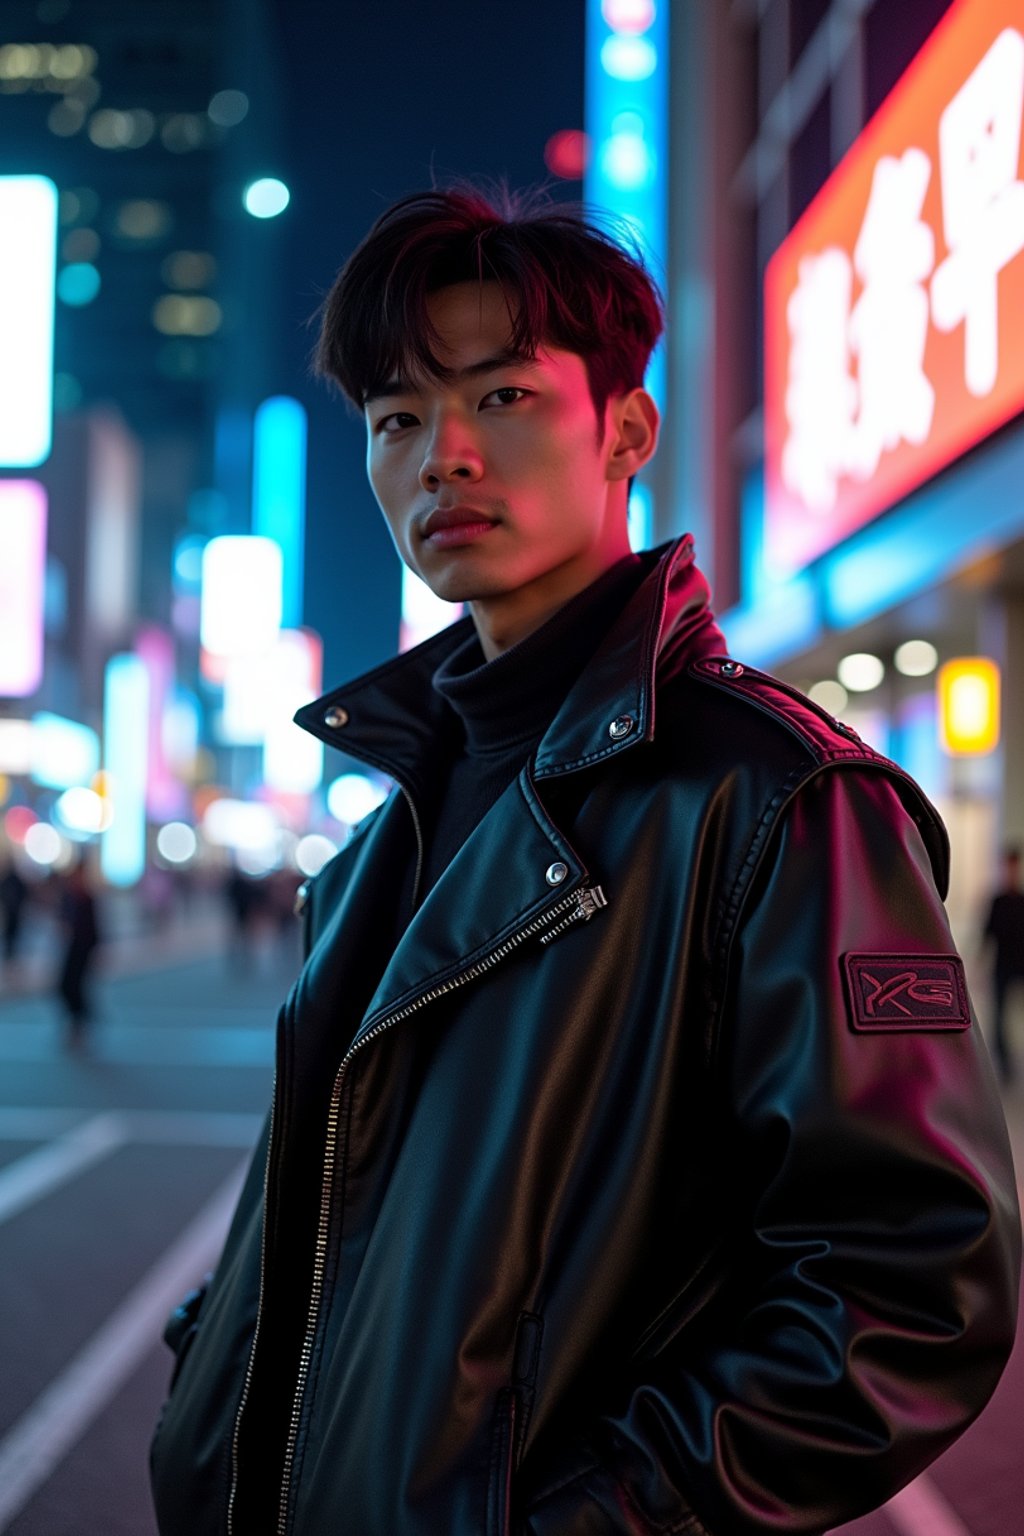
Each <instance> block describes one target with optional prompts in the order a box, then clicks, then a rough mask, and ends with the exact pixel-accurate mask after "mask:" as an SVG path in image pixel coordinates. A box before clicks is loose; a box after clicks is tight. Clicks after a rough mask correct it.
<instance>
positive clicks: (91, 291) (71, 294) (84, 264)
mask: <svg viewBox="0 0 1024 1536" xmlns="http://www.w3.org/2000/svg"><path fill="white" fill-rule="evenodd" d="M99 291H100V274H99V271H98V270H97V268H96V267H94V266H93V265H92V263H91V262H88V261H73V262H72V263H71V264H70V266H67V267H62V268H61V270H60V272H59V273H58V274H57V297H58V298H59V299H60V301H61V303H62V304H68V305H70V306H71V307H72V308H73V309H81V308H82V307H83V306H84V305H86V304H91V303H92V301H93V299H95V298H96V296H97V295H98V293H99Z"/></svg>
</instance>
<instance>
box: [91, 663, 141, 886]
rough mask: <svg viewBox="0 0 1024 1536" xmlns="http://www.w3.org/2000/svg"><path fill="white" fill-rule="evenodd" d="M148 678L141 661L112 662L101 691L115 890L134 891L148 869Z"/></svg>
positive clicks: (109, 863) (106, 858)
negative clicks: (128, 889)
mask: <svg viewBox="0 0 1024 1536" xmlns="http://www.w3.org/2000/svg"><path fill="white" fill-rule="evenodd" d="M148 736H149V674H148V672H147V671H146V667H145V665H144V663H143V662H142V660H141V658H140V657H138V656H132V655H130V654H127V653H125V654H122V655H120V656H111V658H110V660H109V661H108V662H107V671H106V678H105V680H104V690H103V766H104V768H105V769H106V772H107V775H108V786H109V794H110V798H111V804H112V807H113V812H114V819H113V821H112V822H111V824H110V826H109V827H108V828H107V830H106V832H104V834H103V839H102V842H101V845H100V868H101V870H102V871H103V876H104V878H105V879H106V880H109V881H110V883H111V885H121V886H124V885H134V884H135V882H136V881H137V880H139V879H140V878H141V877H142V874H143V871H144V870H145V868H146V774H147V771H148V767H149V751H148Z"/></svg>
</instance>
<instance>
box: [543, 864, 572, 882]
mask: <svg viewBox="0 0 1024 1536" xmlns="http://www.w3.org/2000/svg"><path fill="white" fill-rule="evenodd" d="M568 873H569V866H568V864H563V863H562V862H561V860H559V861H558V863H556V864H549V865H548V867H547V869H546V871H545V873H544V878H545V880H546V881H547V883H548V885H561V883H562V881H563V880H564V879H565V877H566V875H567V874H568Z"/></svg>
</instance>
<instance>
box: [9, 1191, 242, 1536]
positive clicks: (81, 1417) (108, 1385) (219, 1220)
mask: <svg viewBox="0 0 1024 1536" xmlns="http://www.w3.org/2000/svg"><path fill="white" fill-rule="evenodd" d="M243 1173H244V1164H242V1165H240V1166H239V1167H238V1168H236V1170H235V1171H234V1172H233V1173H232V1175H231V1177H230V1178H229V1179H228V1180H227V1181H226V1182H225V1183H224V1184H222V1185H221V1187H220V1189H219V1190H218V1191H217V1193H216V1194H215V1195H214V1196H213V1198H212V1199H211V1200H210V1201H209V1202H208V1203H207V1204H206V1205H205V1206H204V1207H203V1209H202V1210H201V1211H200V1212H199V1215H198V1216H197V1217H196V1218H195V1220H194V1221H193V1222H191V1224H190V1225H189V1226H188V1227H186V1229H185V1231H184V1232H183V1233H182V1234H181V1236H180V1237H179V1238H178V1239H177V1241H176V1242H175V1243H173V1244H172V1245H171V1247H170V1248H168V1249H167V1251H166V1252H165V1253H164V1255H163V1257H162V1258H160V1259H159V1260H158V1261H157V1263H156V1264H155V1265H154V1266H153V1268H152V1269H151V1270H150V1271H149V1272H148V1274H146V1275H145V1276H144V1278H143V1279H142V1280H141V1281H140V1282H139V1284H138V1285H137V1286H136V1287H135V1289H134V1290H133V1291H131V1292H130V1293H129V1294H128V1295H127V1296H126V1297H125V1299H124V1301H123V1302H122V1303H121V1305H120V1306H119V1307H118V1308H117V1309H116V1310H115V1311H114V1312H113V1313H111V1315H110V1317H108V1319H107V1321H106V1322H105V1323H104V1324H103V1326H102V1327H101V1328H100V1329H99V1331H98V1332H97V1333H95V1334H94V1335H93V1337H92V1338H91V1339H90V1340H89V1341H88V1343H87V1344H85V1345H84V1347H83V1348H82V1349H80V1350H79V1352H78V1353H77V1354H76V1355H75V1356H74V1357H73V1359H72V1360H70V1361H69V1363H68V1364H67V1365H66V1366H65V1368H64V1370H63V1371H61V1373H60V1375H59V1376H57V1377H56V1378H55V1380H53V1381H52V1382H51V1383H50V1385H49V1386H48V1387H46V1388H45V1389H44V1391H43V1392H42V1393H41V1394H40V1396H39V1397H38V1398H36V1401H35V1402H34V1403H33V1404H32V1406H31V1407H30V1408H29V1409H28V1411H27V1412H26V1413H25V1414H23V1415H22V1417H21V1418H20V1419H19V1420H18V1421H17V1423H16V1424H14V1426H13V1427H12V1428H11V1429H10V1430H9V1432H8V1433H7V1435H6V1436H5V1437H4V1439H3V1440H0V1531H5V1530H7V1528H8V1527H9V1525H10V1524H11V1522H12V1521H13V1520H14V1519H15V1517H16V1516H17V1515H18V1513H19V1512H20V1511H21V1510H22V1509H24V1507H25V1505H26V1504H27V1503H28V1501H29V1499H31V1498H32V1496H33V1494H34V1493H36V1491H37V1490H38V1489H39V1488H41V1487H42V1486H43V1484H44V1483H45V1482H46V1481H47V1479H48V1478H49V1477H50V1476H51V1475H52V1473H53V1471H54V1470H55V1468H56V1467H58V1466H59V1465H60V1463H61V1462H62V1461H63V1459H64V1457H65V1456H66V1455H67V1453H68V1451H69V1450H70V1449H71V1447H72V1446H73V1445H75V1444H76V1442H77V1441H78V1440H80V1439H81V1437H82V1435H83V1434H84V1433H85V1431H86V1430H87V1429H88V1428H89V1426H90V1424H91V1423H92V1422H93V1421H94V1419H96V1418H97V1416H98V1415H99V1414H100V1413H101V1412H102V1411H103V1409H104V1408H105V1407H106V1406H107V1404H108V1403H109V1402H110V1400H111V1399H112V1398H113V1397H114V1396H115V1395H116V1394H117V1393H118V1392H119V1391H120V1389H121V1388H122V1387H123V1386H124V1384H125V1382H126V1381H127V1380H128V1378H129V1377H130V1376H131V1375H132V1373H133V1371H135V1369H136V1368H137V1367H138V1365H139V1364H140V1363H141V1361H142V1360H143V1359H144V1358H145V1356H146V1355H147V1354H148V1353H149V1351H150V1350H151V1349H152V1348H153V1347H154V1344H155V1342H156V1341H157V1340H158V1339H159V1337H160V1330H161V1328H162V1327H163V1324H164V1322H165V1320H166V1318H167V1317H168V1316H169V1314H170V1312H171V1311H172V1309H173V1308H174V1307H175V1306H176V1305H177V1303H178V1302H179V1301H180V1300H181V1298H182V1296H183V1295H184V1294H185V1292H186V1291H187V1290H189V1289H190V1287H191V1286H193V1285H195V1283H196V1281H197V1280H198V1278H199V1277H200V1276H201V1275H202V1273H203V1271H204V1270H206V1269H208V1268H209V1267H210V1265H211V1264H212V1263H213V1261H214V1260H215V1258H216V1256H217V1252H218V1249H219V1248H220V1245H221V1243H222V1242H223V1239H224V1234H225V1232H226V1230H227V1225H228V1221H229V1220H230V1217H231V1212H232V1210H233V1209H234V1206H235V1202H236V1201H237V1199H238V1194H239V1190H240V1188H241V1182H242V1177H243ZM168 1364H169V1362H168Z"/></svg>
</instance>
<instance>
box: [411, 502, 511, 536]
mask: <svg viewBox="0 0 1024 1536" xmlns="http://www.w3.org/2000/svg"><path fill="white" fill-rule="evenodd" d="M494 521H496V519H494V518H488V516H487V513H485V511H479V510H477V508H476V507H434V510H433V511H431V513H430V516H428V518H427V521H425V522H424V525H422V530H421V536H422V538H424V539H434V541H436V542H438V544H442V542H444V544H447V542H450V541H454V539H457V538H459V535H462V536H465V538H470V536H471V535H473V531H479V533H484V531H487V530H488V528H493V527H494Z"/></svg>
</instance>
